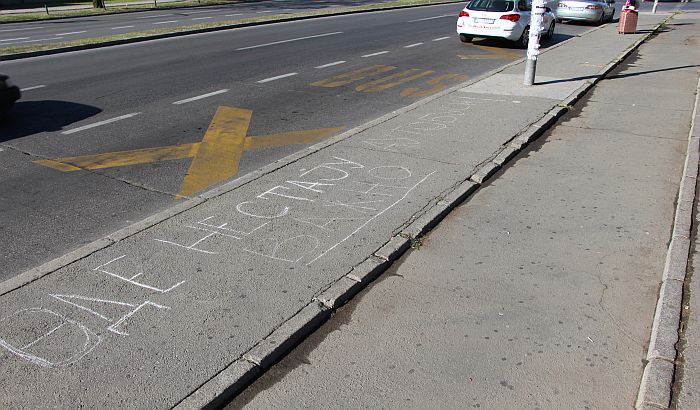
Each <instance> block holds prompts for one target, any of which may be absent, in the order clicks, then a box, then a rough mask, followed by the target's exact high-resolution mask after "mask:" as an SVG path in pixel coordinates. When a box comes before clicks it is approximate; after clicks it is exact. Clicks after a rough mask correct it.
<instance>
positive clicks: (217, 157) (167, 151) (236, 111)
mask: <svg viewBox="0 0 700 410" xmlns="http://www.w3.org/2000/svg"><path fill="white" fill-rule="evenodd" d="M252 114H253V112H252V111H250V110H245V109H242V108H232V107H219V109H218V110H217V112H216V114H215V115H214V119H213V120H212V121H211V124H210V125H209V129H207V132H206V133H205V134H204V138H203V139H202V142H197V143H192V144H181V145H172V146H166V147H156V148H144V149H137V150H130V151H117V152H108V153H104V154H94V155H83V156H77V157H63V158H56V159H50V160H38V161H33V162H34V163H35V164H39V165H43V166H46V167H49V168H53V169H55V170H58V171H63V172H72V171H79V170H93V169H104V168H113V167H123V166H128V165H137V164H147V163H152V162H159V161H168V160H176V159H185V158H193V160H192V163H191V164H190V168H189V170H188V171H187V175H186V176H185V178H184V179H183V182H182V185H181V186H180V191H179V192H178V193H177V196H176V197H177V198H178V199H180V198H183V197H185V196H189V195H192V194H194V193H197V192H200V191H202V190H204V189H206V188H208V187H210V186H212V185H214V184H216V183H219V182H221V181H223V180H226V179H228V178H231V177H233V176H234V175H236V173H237V172H238V164H239V162H240V158H241V155H242V154H243V152H244V151H248V150H253V149H264V148H275V147H281V146H285V145H295V144H305V143H310V142H315V141H318V140H320V139H322V138H324V137H326V136H328V135H331V134H334V133H336V132H338V131H340V130H341V129H343V127H336V128H320V129H314V130H305V131H291V132H283V133H277V134H269V135H261V136H257V137H256V136H246V133H247V131H248V126H249V124H250V119H251V117H252Z"/></svg>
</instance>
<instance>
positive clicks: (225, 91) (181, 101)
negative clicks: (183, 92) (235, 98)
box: [173, 88, 229, 105]
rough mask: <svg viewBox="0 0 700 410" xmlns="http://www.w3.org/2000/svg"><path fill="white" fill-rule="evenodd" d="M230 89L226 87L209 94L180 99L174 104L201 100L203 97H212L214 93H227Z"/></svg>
mask: <svg viewBox="0 0 700 410" xmlns="http://www.w3.org/2000/svg"><path fill="white" fill-rule="evenodd" d="M228 91H229V90H228V88H224V89H223V90H219V91H214V92H211V93H207V94H202V95H198V96H196V97H192V98H186V99H184V100H180V101H175V102H174V103H173V104H175V105H180V104H185V103H188V102H192V101H197V100H201V99H203V98H207V97H211V96H213V95H219V94H223V93H227V92H228Z"/></svg>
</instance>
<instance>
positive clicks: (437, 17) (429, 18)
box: [408, 14, 454, 23]
mask: <svg viewBox="0 0 700 410" xmlns="http://www.w3.org/2000/svg"><path fill="white" fill-rule="evenodd" d="M443 17H454V15H453V14H443V15H442V16H434V17H426V18H422V19H416V20H409V21H408V22H409V23H415V22H416V21H425V20H433V19H441V18H443Z"/></svg>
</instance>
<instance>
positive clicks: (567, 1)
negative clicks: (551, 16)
mask: <svg viewBox="0 0 700 410" xmlns="http://www.w3.org/2000/svg"><path fill="white" fill-rule="evenodd" d="M614 15H615V0H560V1H559V7H557V20H559V21H562V20H574V21H585V22H590V23H595V24H603V23H608V22H610V21H612V19H613V16H614Z"/></svg>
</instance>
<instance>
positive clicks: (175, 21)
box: [153, 20, 180, 24]
mask: <svg viewBox="0 0 700 410" xmlns="http://www.w3.org/2000/svg"><path fill="white" fill-rule="evenodd" d="M178 21H180V20H168V21H156V22H155V23H153V24H168V23H177V22H178Z"/></svg>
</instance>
